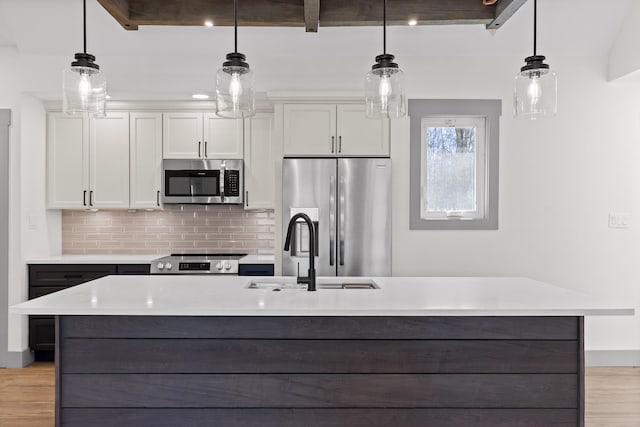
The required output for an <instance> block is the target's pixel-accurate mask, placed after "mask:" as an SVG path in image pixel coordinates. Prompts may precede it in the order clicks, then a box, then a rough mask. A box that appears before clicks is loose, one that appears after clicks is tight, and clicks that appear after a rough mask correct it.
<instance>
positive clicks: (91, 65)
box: [62, 0, 107, 116]
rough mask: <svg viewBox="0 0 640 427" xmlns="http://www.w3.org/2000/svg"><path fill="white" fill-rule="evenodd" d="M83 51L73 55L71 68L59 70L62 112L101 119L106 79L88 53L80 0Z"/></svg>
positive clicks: (85, 1) (104, 100) (104, 101)
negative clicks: (83, 114)
mask: <svg viewBox="0 0 640 427" xmlns="http://www.w3.org/2000/svg"><path fill="white" fill-rule="evenodd" d="M82 20H83V33H84V51H83V53H76V54H75V55H74V58H75V61H73V62H72V63H71V67H70V68H66V69H65V70H63V71H62V109H63V111H64V112H65V113H67V114H80V113H90V114H93V115H95V116H104V115H105V107H106V96H107V80H106V78H105V76H104V73H101V72H100V67H99V66H98V64H96V63H95V62H94V61H95V59H96V57H95V56H93V55H91V54H90V53H87V0H82Z"/></svg>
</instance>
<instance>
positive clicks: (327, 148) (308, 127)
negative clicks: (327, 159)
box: [283, 104, 337, 156]
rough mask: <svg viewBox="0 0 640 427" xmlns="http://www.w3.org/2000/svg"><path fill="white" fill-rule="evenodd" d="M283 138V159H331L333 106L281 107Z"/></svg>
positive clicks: (295, 105)
mask: <svg viewBox="0 0 640 427" xmlns="http://www.w3.org/2000/svg"><path fill="white" fill-rule="evenodd" d="M283 138H284V141H283V151H284V155H285V156H331V155H335V152H336V143H337V141H336V106H335V104H285V105H284V128H283Z"/></svg>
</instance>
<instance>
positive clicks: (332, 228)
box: [329, 175, 336, 265]
mask: <svg viewBox="0 0 640 427" xmlns="http://www.w3.org/2000/svg"><path fill="white" fill-rule="evenodd" d="M335 236H336V177H335V176H333V175H331V177H330V178H329V265H334V264H335V262H336V241H335Z"/></svg>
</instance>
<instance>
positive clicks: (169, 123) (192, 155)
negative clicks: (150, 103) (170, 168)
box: [162, 113, 204, 159]
mask: <svg viewBox="0 0 640 427" xmlns="http://www.w3.org/2000/svg"><path fill="white" fill-rule="evenodd" d="M202 120H203V116H202V113H164V114H163V115H162V135H163V136H162V143H163V157H164V158H165V159H201V158H203V149H204V147H203V144H204V141H203V137H202Z"/></svg>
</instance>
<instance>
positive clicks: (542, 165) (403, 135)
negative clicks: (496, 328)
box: [392, 58, 640, 350]
mask: <svg viewBox="0 0 640 427" xmlns="http://www.w3.org/2000/svg"><path fill="white" fill-rule="evenodd" d="M402 63H403V65H404V64H406V71H407V75H409V76H412V77H411V78H410V83H409V89H408V94H409V97H410V98H414V97H415V98H422V97H424V98H502V100H503V116H502V119H501V134H500V229H499V230H496V231H459V232H452V231H410V230H409V229H408V228H409V215H408V213H407V211H406V207H407V206H408V205H409V191H408V184H409V144H408V135H409V132H408V119H407V120H405V121H404V122H397V123H394V125H393V128H392V158H393V161H394V164H393V166H394V188H395V190H396V192H395V193H394V201H393V205H394V206H396V207H397V208H396V210H395V215H394V219H393V224H394V225H393V233H394V234H393V244H394V247H393V261H394V262H393V268H394V270H393V271H394V274H395V275H430V276H431V275H436V276H437V275H443V276H451V275H474V276H475V275H487V276H509V275H515V276H528V277H532V278H535V279H539V280H542V281H545V282H549V283H552V284H556V285H559V286H563V287H567V288H573V289H577V290H581V291H585V292H589V293H592V294H596V295H602V296H603V297H607V298H609V297H613V298H616V299H618V300H621V301H625V302H626V303H628V304H629V305H630V306H632V307H635V308H636V310H637V311H638V312H639V313H640V292H639V291H638V289H639V288H640V283H639V282H640V263H639V262H638V255H639V254H640V251H639V250H638V249H639V248H640V232H639V230H640V223H638V221H640V174H639V173H638V172H637V170H638V168H637V167H635V164H636V163H637V162H638V161H640V126H639V125H640V101H639V100H638V96H639V95H640V86H637V85H636V86H634V85H622V84H613V83H607V82H606V65H607V61H606V58H586V59H584V58H583V59H579V58H558V59H552V62H551V64H552V66H553V68H554V69H555V70H556V71H557V72H558V74H559V101H558V102H559V114H558V117H557V118H555V119H554V120H550V121H539V122H528V121H526V122H521V121H516V120H514V119H513V117H512V112H511V96H512V81H513V80H512V79H513V74H514V71H515V70H516V69H517V67H518V66H519V64H518V63H517V62H514V61H511V60H496V59H492V61H491V62H489V61H483V62H480V61H472V62H471V63H469V61H468V60H466V59H463V58H458V59H455V58H449V59H434V58H430V59H429V60H428V61H426V60H422V61H421V60H415V61H412V60H407V59H403V61H402ZM427 68H428V69H429V72H428V78H424V79H419V78H416V77H415V76H418V75H420V74H421V73H420V71H418V70H420V69H427ZM425 77H426V76H425ZM610 211H616V212H629V213H631V214H632V215H633V218H634V220H635V224H636V225H635V226H634V227H633V228H631V229H628V230H614V229H609V228H608V226H607V224H608V214H609V212H610ZM550 303H552V302H550ZM586 348H587V349H588V350H596V349H597V350H602V349H607V350H618V349H625V350H631V349H633V350H639V349H640V316H635V317H626V318H622V317H618V318H588V319H587V322H586Z"/></svg>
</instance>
